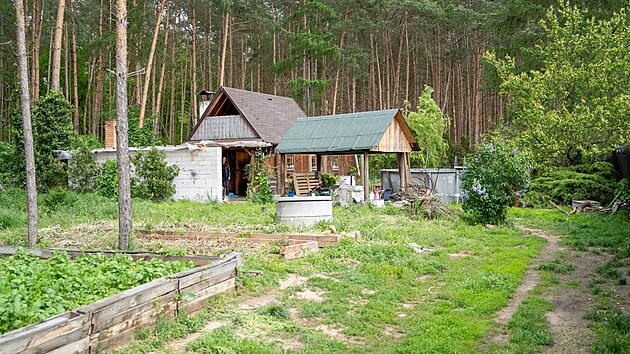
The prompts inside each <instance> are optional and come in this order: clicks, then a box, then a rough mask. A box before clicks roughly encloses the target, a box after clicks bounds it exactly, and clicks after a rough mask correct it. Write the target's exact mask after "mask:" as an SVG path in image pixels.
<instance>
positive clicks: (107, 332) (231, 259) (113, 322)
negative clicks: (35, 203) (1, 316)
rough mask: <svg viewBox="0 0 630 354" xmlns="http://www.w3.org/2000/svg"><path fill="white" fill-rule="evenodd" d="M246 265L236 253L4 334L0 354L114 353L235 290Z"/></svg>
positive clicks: (37, 251)
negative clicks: (141, 333)
mask: <svg viewBox="0 0 630 354" xmlns="http://www.w3.org/2000/svg"><path fill="white" fill-rule="evenodd" d="M32 250H33V253H34V254H36V255H38V256H42V257H46V256H48V255H52V251H50V250H43V249H32ZM2 252H7V253H5V254H12V253H8V252H13V253H14V252H15V250H14V249H13V250H11V249H7V248H3V249H1V250H0V254H2ZM136 255H140V254H139V253H137V254H136ZM206 261H207V260H206ZM241 265H242V260H241V257H240V254H239V253H232V254H230V255H228V256H226V257H225V258H223V259H221V260H220V261H214V262H213V263H211V264H207V265H204V266H200V267H197V268H194V269H191V270H186V271H183V272H180V273H177V274H174V275H171V276H167V277H163V278H160V279H157V280H154V281H152V282H149V283H146V284H143V285H140V286H137V287H135V288H133V289H130V290H127V291H125V292H122V293H120V294H117V295H114V296H111V297H109V298H106V299H103V300H100V301H97V302H95V303H93V304H90V305H87V306H84V307H82V308H80V309H78V310H75V311H70V312H66V313H63V314H60V315H57V316H54V317H52V318H50V319H48V320H46V321H43V322H39V323H36V324H33V325H30V326H27V327H24V328H21V329H18V330H15V331H13V332H10V333H7V334H5V335H3V336H0V354H13V353H27V354H39V353H48V352H52V353H58V354H61V353H96V352H100V351H111V350H113V349H115V348H119V347H121V346H124V345H126V344H128V343H129V342H130V341H132V340H133V339H134V338H135V332H136V331H137V329H139V328H141V327H144V326H147V325H151V324H154V323H155V322H157V321H158V320H159V319H161V318H165V317H166V318H172V317H174V316H176V315H177V313H178V312H179V311H180V310H181V311H182V312H185V313H194V312H196V311H199V310H200V309H202V308H203V307H204V305H205V303H206V301H207V299H208V298H210V297H212V296H215V295H217V294H219V293H222V292H227V291H232V290H235V289H236V272H237V267H239V266H241ZM180 285H185V287H180ZM182 292H192V293H194V295H195V296H194V298H192V299H191V300H190V301H182V300H180V298H179V296H178V295H179V294H181V293H182ZM180 307H181V309H180Z"/></svg>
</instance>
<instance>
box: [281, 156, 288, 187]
mask: <svg viewBox="0 0 630 354" xmlns="http://www.w3.org/2000/svg"><path fill="white" fill-rule="evenodd" d="M280 165H281V166H282V172H281V175H280V179H281V184H282V190H281V191H280V195H285V194H287V154H280Z"/></svg>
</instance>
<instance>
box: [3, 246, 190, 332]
mask: <svg viewBox="0 0 630 354" xmlns="http://www.w3.org/2000/svg"><path fill="white" fill-rule="evenodd" d="M193 266H194V264H192V263H191V262H182V261H178V262H162V261H161V260H159V259H152V260H150V261H144V260H138V261H133V260H132V258H131V257H130V256H126V255H122V254H120V255H115V256H113V257H111V258H110V257H106V256H104V255H99V254H89V255H84V256H80V257H78V258H77V259H76V260H70V258H68V256H67V255H66V254H65V253H63V252H60V253H57V254H56V255H55V256H53V257H52V258H50V259H40V258H37V257H33V256H31V255H29V254H27V253H26V252H24V251H23V250H19V251H18V252H17V253H15V254H14V255H12V256H9V257H5V258H0V334H2V333H5V332H8V331H11V330H14V329H16V328H20V327H23V326H26V325H28V324H30V323H34V322H38V321H41V320H44V319H47V318H49V317H51V316H53V315H56V314H59V313H62V312H64V311H68V310H71V309H75V308H78V307H80V306H83V305H87V304H90V303H92V302H94V301H97V300H100V299H102V298H105V297H107V296H111V295H114V294H116V293H119V292H122V291H124V290H127V289H130V288H133V287H134V286H138V285H141V284H144V283H147V282H149V281H151V280H154V279H157V278H160V277H163V276H166V275H169V274H173V273H177V272H179V271H183V270H186V269H189V268H192V267H193Z"/></svg>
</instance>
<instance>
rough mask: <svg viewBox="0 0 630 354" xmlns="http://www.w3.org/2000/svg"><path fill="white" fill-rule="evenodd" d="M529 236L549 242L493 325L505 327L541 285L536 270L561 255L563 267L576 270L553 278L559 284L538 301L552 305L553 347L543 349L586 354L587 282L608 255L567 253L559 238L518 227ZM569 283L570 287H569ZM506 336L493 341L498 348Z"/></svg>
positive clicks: (590, 333)
mask: <svg viewBox="0 0 630 354" xmlns="http://www.w3.org/2000/svg"><path fill="white" fill-rule="evenodd" d="M519 228H520V229H522V230H524V231H527V232H528V233H529V234H530V235H535V236H539V237H542V238H544V239H546V240H547V241H548V243H547V245H545V246H543V248H542V250H541V253H540V256H539V257H538V259H537V260H536V261H535V262H533V264H532V265H531V266H530V267H529V268H528V269H527V271H526V273H525V277H524V278H523V282H522V283H521V285H519V287H518V288H517V290H516V292H515V293H514V295H513V297H512V299H511V300H510V302H509V303H508V305H507V306H506V307H504V308H503V309H501V310H500V311H499V312H498V313H497V315H496V321H497V322H499V323H500V324H506V323H507V322H508V321H509V320H510V319H511V318H512V315H513V314H514V313H515V312H516V310H517V309H518V307H519V305H520V304H521V303H522V302H523V301H524V300H525V299H526V298H527V296H528V293H529V291H530V290H532V289H534V288H535V287H536V285H538V284H539V283H540V281H541V279H540V276H539V275H538V272H537V271H536V267H537V266H538V265H540V264H541V263H548V262H551V261H553V260H554V259H555V258H556V256H557V254H559V253H561V252H562V253H564V254H566V255H567V256H566V257H565V259H564V260H563V262H564V263H570V264H573V265H574V266H575V271H574V272H571V273H570V274H555V275H556V277H557V278H558V280H559V282H560V283H559V284H558V285H555V286H550V287H546V288H545V294H544V295H542V296H541V297H542V298H544V299H546V300H548V301H550V302H552V303H553V310H552V311H550V312H548V313H547V314H546V317H547V320H548V321H549V324H550V331H551V333H552V334H553V338H554V344H553V345H551V346H549V347H548V348H546V351H545V352H546V353H587V352H588V348H589V344H590V343H591V342H592V341H593V339H594V333H593V331H592V330H591V329H590V328H588V321H587V320H586V319H585V318H584V316H585V315H586V313H587V312H588V311H590V310H591V309H592V308H593V305H594V300H593V299H592V296H591V295H590V289H589V288H588V283H589V281H590V280H591V279H592V278H593V277H594V271H595V269H596V268H597V267H598V266H600V265H603V264H605V263H606V262H607V261H608V260H609V259H610V256H609V255H607V254H593V253H592V252H581V251H575V250H567V249H566V248H565V247H562V246H561V245H560V244H559V241H560V238H559V237H558V236H556V235H553V234H551V233H549V232H545V231H542V230H537V229H531V228H527V227H522V226H519ZM569 281H571V283H572V284H573V286H568V285H567V283H568V282H569ZM507 340H508V336H507V335H506V333H498V334H497V335H496V336H495V337H494V338H493V341H494V342H496V343H500V344H505V343H507Z"/></svg>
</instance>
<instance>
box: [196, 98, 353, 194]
mask: <svg viewBox="0 0 630 354" xmlns="http://www.w3.org/2000/svg"><path fill="white" fill-rule="evenodd" d="M300 117H306V114H304V112H303V111H302V109H301V108H300V107H299V106H298V104H297V103H296V102H295V101H294V100H293V99H292V98H288V97H281V96H274V95H270V94H265V93H257V92H252V91H246V90H240V89H235V88H229V87H220V88H219V90H218V91H217V92H216V94H215V96H214V99H213V100H212V102H210V104H209V105H207V107H206V108H205V109H204V111H203V113H201V114H200V119H199V122H198V123H197V125H195V127H194V128H193V130H192V131H191V133H190V135H189V137H188V139H187V141H188V142H189V143H191V144H204V143H212V144H216V143H218V144H219V145H220V146H222V147H223V156H225V157H227V159H228V162H229V164H230V170H231V171H232V174H231V178H230V181H229V186H228V191H230V192H233V193H235V194H237V195H244V194H245V192H246V190H247V182H248V181H247V175H246V171H245V166H246V165H247V164H249V163H250V162H251V159H252V157H253V153H254V150H256V149H263V150H264V151H265V152H266V153H268V154H270V155H271V157H270V159H269V160H268V161H267V163H268V164H269V165H271V166H277V162H278V161H277V157H276V154H275V147H276V146H277V145H278V143H279V142H280V140H281V139H282V137H283V136H284V134H285V133H286V132H287V130H288V129H289V127H291V126H292V125H293V123H294V122H295V121H297V119H298V118H300ZM287 161H288V167H287V172H288V173H300V172H310V171H316V170H317V163H316V161H317V158H316V155H314V154H302V155H288V156H287ZM353 166H356V163H355V158H354V156H333V157H329V158H328V159H327V160H326V161H325V168H324V169H323V171H324V172H327V173H334V174H338V175H342V174H348V172H349V171H350V169H351V168H352V167H353Z"/></svg>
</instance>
